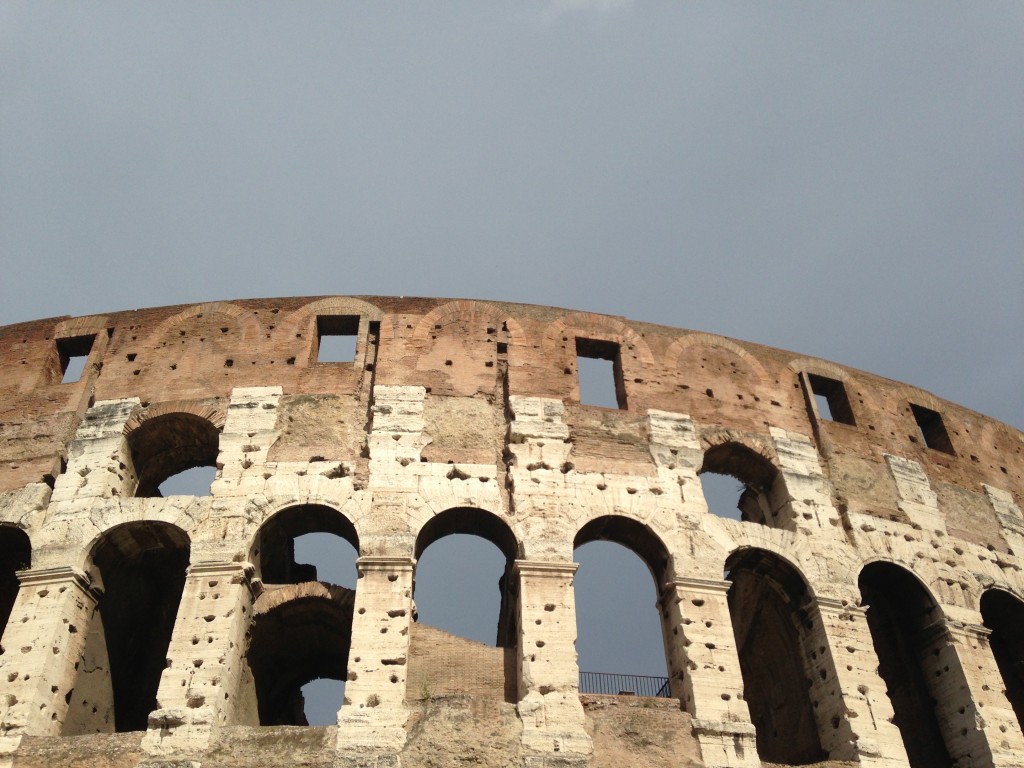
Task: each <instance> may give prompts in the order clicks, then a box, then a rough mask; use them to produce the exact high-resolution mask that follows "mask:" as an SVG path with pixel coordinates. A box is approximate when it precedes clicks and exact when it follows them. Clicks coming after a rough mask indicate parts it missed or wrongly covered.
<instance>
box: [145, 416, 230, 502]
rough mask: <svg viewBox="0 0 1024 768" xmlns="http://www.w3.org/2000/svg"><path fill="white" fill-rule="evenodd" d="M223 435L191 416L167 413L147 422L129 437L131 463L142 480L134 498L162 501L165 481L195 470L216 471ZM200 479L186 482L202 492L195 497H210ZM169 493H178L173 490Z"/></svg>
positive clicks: (199, 418)
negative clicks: (209, 468) (214, 468)
mask: <svg viewBox="0 0 1024 768" xmlns="http://www.w3.org/2000/svg"><path fill="white" fill-rule="evenodd" d="M219 438H220V431H219V430H218V429H217V427H215V426H214V425H213V424H211V423H210V422H209V421H207V420H206V419H204V418H201V417H199V416H196V415H194V414H191V413H168V414H164V415H162V416H155V417H153V418H152V419H147V420H146V421H144V422H142V424H140V425H139V426H138V428H136V429H134V430H132V431H131V432H130V433H129V434H128V446H129V448H130V449H131V454H132V463H133V465H134V466H135V473H136V475H137V476H138V478H139V483H138V486H137V487H136V490H135V495H136V496H139V497H159V496H161V495H162V491H161V486H163V485H164V483H165V481H167V480H168V479H170V478H172V477H174V476H175V475H179V474H180V473H183V472H185V471H186V470H190V469H193V468H195V467H215V466H216V464H217V451H218V444H219ZM200 475H201V478H200V479H197V478H196V477H188V478H185V480H184V481H185V482H188V486H186V487H189V488H193V489H196V490H201V491H203V492H202V493H198V494H192V495H208V494H209V487H208V486H207V487H206V488H205V489H204V488H203V487H202V483H203V482H204V481H205V479H212V478H209V473H206V474H205V475H203V474H202V473H200ZM168 490H170V492H171V493H176V492H177V489H175V488H174V486H171V487H170V488H169V489H168Z"/></svg>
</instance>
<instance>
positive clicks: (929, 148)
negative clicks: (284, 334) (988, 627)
mask: <svg viewBox="0 0 1024 768" xmlns="http://www.w3.org/2000/svg"><path fill="white" fill-rule="evenodd" d="M1022 243H1024V4H1021V3H1019V2H978V3H970V4H966V3H952V2H934V1H931V0H930V1H929V2H909V1H905V2H900V3H879V2H873V3H854V2H845V3H819V2H771V3H767V2H766V3H756V4H755V3H728V2H719V1H717V0H716V2H685V3H667V2H650V3H646V2H634V3H631V2H624V1H621V0H619V1H616V0H604V1H603V2H601V1H594V2H586V1H585V0H562V1H561V2H539V1H537V2H520V3H494V2H466V3H449V4H444V5H441V4H426V3H421V4H413V3H345V4H329V3H311V2H310V3H290V4H268V3H255V2H254V3H247V4H244V5H243V4H233V3H221V4H215V5H214V4H209V5H208V4H196V3H187V2H178V3H173V4H166V5H163V6H155V5H152V4H128V3H124V4H117V3H103V4H90V5H82V4H71V3H39V2H33V3H17V2H7V3H4V4H3V5H0V253H2V255H3V276H2V280H0V324H2V323H10V322H16V321H20V320H28V319H35V318H40V317H46V316H51V315H61V314H88V313H96V312H104V311H111V310H118V309H131V308H135V307H140V306H156V305H163V304H173V303H179V302H193V301H200V300H210V299H230V298H236V297H250V296H281V295H307V294H324V293H338V294H350V293H356V294H362V293H367V294H405V295H427V296H458V297H476V298H486V299H499V300H510V301H524V302H530V303H538V304H552V305H560V306H566V307H571V308H574V309H586V310H592V311H597V312H605V313H610V314H617V315H625V316H627V317H630V318H633V319H637V320H647V321H652V322H658V323H664V324H667V325H673V326H679V327H686V328H694V329H700V330H705V331H710V332H716V333H722V334H725V335H729V336H734V337H738V338H742V339H747V340H750V341H757V342H761V343H765V344H770V345H773V346H779V347H783V348H787V349H793V350H796V351H798V352H800V353H805V354H812V355H818V356H822V357H825V358H827V359H832V360H835V361H837V362H840V363H844V364H847V365H852V366H855V367H859V368H863V369H866V370H869V371H872V372H874V373H878V374H881V375H884V376H888V377H891V378H894V379H898V380H901V381H906V382H908V383H912V384H915V385H918V386H921V387H923V388H924V389H927V390H929V391H931V392H933V393H935V394H937V395H939V396H942V397H946V398H949V399H951V400H954V401H957V402H959V403H962V404H964V405H967V406H969V407H972V408H975V409H977V410H980V411H982V412H983V413H986V414H989V415H991V416H994V417H996V418H999V419H1002V420H1004V421H1007V422H1009V423H1011V424H1013V425H1015V426H1017V427H1022V426H1024V383H1022V382H1024V353H1022V350H1021V337H1022V330H1024V301H1022V299H1024V258H1022V254H1021V244H1022Z"/></svg>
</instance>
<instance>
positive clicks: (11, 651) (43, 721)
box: [0, 566, 109, 736]
mask: <svg viewBox="0 0 1024 768" xmlns="http://www.w3.org/2000/svg"><path fill="white" fill-rule="evenodd" d="M19 580H20V582H21V588H20V589H19V590H18V598H17V600H16V602H15V604H14V608H13V610H12V611H11V617H10V619H9V620H8V622H7V628H6V630H5V631H4V638H3V641H4V648H5V649H6V652H5V653H4V654H3V655H2V656H0V677H2V678H3V679H5V680H6V681H7V684H6V687H5V694H6V695H5V696H3V697H0V706H2V709H0V730H2V732H3V733H5V734H7V735H15V736H17V735H30V736H53V735H57V734H59V733H60V732H61V727H62V724H63V723H64V721H65V719H66V716H67V709H68V701H67V699H66V696H67V694H68V692H69V691H71V690H72V689H73V688H74V687H75V685H76V674H75V666H76V664H80V663H81V661H82V659H83V656H84V654H85V647H86V639H87V637H88V633H89V627H90V624H91V622H93V621H99V614H98V613H97V612H96V598H97V595H96V593H95V592H94V590H93V589H92V588H91V585H90V582H89V579H88V577H87V576H86V575H85V574H84V573H82V572H81V571H79V570H77V569H75V568H70V567H67V566H65V567H62V568H49V569H35V570H31V571H22V572H21V573H20V574H19ZM99 661H101V663H102V660H99ZM108 674H109V672H108ZM97 677H98V678H101V677H102V674H100V675H98V676H97ZM100 686H101V683H100V682H99V680H97V682H95V683H92V684H91V685H90V687H91V688H92V689H93V690H96V689H97V688H98V687H100ZM101 719H102V718H101ZM100 730H103V728H100Z"/></svg>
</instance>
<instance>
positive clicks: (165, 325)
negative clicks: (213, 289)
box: [147, 301, 263, 347]
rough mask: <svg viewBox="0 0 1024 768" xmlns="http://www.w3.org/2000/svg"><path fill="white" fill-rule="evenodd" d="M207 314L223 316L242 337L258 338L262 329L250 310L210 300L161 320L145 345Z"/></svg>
mask: <svg viewBox="0 0 1024 768" xmlns="http://www.w3.org/2000/svg"><path fill="white" fill-rule="evenodd" d="M207 315H211V316H213V317H220V318H224V319H225V320H227V321H230V322H231V323H232V324H234V325H237V326H238V328H239V330H240V331H241V338H242V339H255V338H259V336H260V334H261V333H262V331H263V326H262V325H261V323H260V321H259V318H258V317H257V316H256V314H255V313H254V312H253V311H252V310H249V309H246V308H245V307H241V306H239V305H238V304H232V303H230V302H227V301H212V302H207V303H204V304H193V305H192V306H190V307H186V308H185V309H183V310H181V311H180V312H178V313H177V314H174V315H171V316H170V317H168V318H167V319H165V320H163V321H162V322H161V323H160V324H159V325H157V327H156V328H154V329H153V332H152V333H150V335H149V338H148V341H149V342H150V343H149V344H147V346H148V347H153V346H155V342H157V341H158V340H159V339H161V338H163V337H164V336H169V335H170V334H171V331H173V330H174V329H175V328H177V327H178V326H180V325H182V324H184V323H186V322H188V321H189V320H200V319H206V316H207Z"/></svg>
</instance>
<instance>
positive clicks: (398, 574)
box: [338, 557, 415, 756]
mask: <svg viewBox="0 0 1024 768" xmlns="http://www.w3.org/2000/svg"><path fill="white" fill-rule="evenodd" d="M414 562H415V561H414V560H413V559H412V558H411V557H360V558H359V559H358V560H357V561H356V568H357V569H358V572H359V580H358V582H357V583H356V597H355V606H354V610H353V615H352V642H351V645H350V647H349V648H350V649H349V653H348V680H347V682H346V683H345V704H344V706H343V707H342V708H341V711H340V712H339V713H338V751H339V753H341V755H342V756H345V755H346V753H347V754H348V755H352V754H360V753H362V754H370V755H384V754H392V755H394V754H397V753H398V752H400V751H401V750H402V747H403V746H404V745H405V721H406V719H407V718H408V711H407V709H406V706H405V682H406V675H407V672H408V659H409V633H410V624H411V622H412V578H413V565H414Z"/></svg>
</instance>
